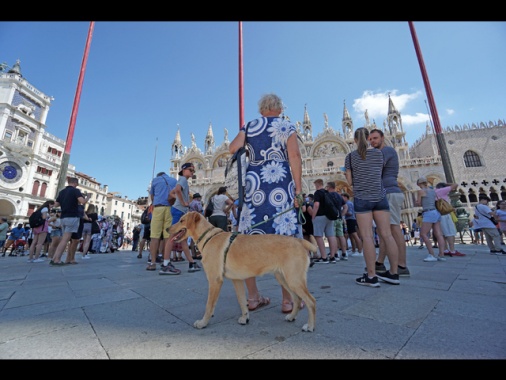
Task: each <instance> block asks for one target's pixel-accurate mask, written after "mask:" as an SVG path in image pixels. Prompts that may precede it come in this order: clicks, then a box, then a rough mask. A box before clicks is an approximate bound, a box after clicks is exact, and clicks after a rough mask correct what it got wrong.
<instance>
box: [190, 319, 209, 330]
mask: <svg viewBox="0 0 506 380" xmlns="http://www.w3.org/2000/svg"><path fill="white" fill-rule="evenodd" d="M206 326H207V323H206V322H204V320H203V319H199V320H198V321H195V323H194V324H193V327H195V328H197V329H203V328H204V327H206Z"/></svg>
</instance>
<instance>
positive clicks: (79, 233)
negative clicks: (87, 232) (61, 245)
mask: <svg viewBox="0 0 506 380" xmlns="http://www.w3.org/2000/svg"><path fill="white" fill-rule="evenodd" d="M83 228H84V222H83V219H81V220H80V222H79V229H78V230H77V232H72V236H71V239H75V240H78V239H81V238H82V237H83Z"/></svg>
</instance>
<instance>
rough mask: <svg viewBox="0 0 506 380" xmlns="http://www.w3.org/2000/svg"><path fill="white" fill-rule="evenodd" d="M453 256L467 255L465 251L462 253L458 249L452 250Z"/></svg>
mask: <svg viewBox="0 0 506 380" xmlns="http://www.w3.org/2000/svg"><path fill="white" fill-rule="evenodd" d="M450 253H451V254H452V255H453V256H459V257H460V256H465V255H466V254H465V253H462V252H459V251H457V250H455V252H450Z"/></svg>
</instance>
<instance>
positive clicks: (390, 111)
mask: <svg viewBox="0 0 506 380" xmlns="http://www.w3.org/2000/svg"><path fill="white" fill-rule="evenodd" d="M393 113H395V114H397V113H399V112H398V111H397V109H396V108H395V106H394V102H393V101H392V98H391V97H390V93H388V114H389V115H390V114H393Z"/></svg>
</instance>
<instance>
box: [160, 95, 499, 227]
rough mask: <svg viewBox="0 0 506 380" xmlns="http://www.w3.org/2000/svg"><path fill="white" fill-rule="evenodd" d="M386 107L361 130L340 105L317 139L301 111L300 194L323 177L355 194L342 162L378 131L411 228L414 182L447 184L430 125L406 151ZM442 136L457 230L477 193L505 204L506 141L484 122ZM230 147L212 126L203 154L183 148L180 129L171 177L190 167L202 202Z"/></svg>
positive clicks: (392, 111)
mask: <svg viewBox="0 0 506 380" xmlns="http://www.w3.org/2000/svg"><path fill="white" fill-rule="evenodd" d="M385 107H388V114H387V118H386V120H385V121H384V122H383V124H382V126H380V127H379V126H377V125H376V124H375V122H372V123H371V122H370V121H369V117H368V114H367V111H366V113H365V125H360V126H357V127H356V126H355V125H354V123H353V120H352V118H351V117H350V114H349V112H348V110H347V108H346V104H344V106H343V117H342V120H341V126H340V129H339V130H337V129H335V128H333V127H331V126H330V125H329V124H328V118H327V115H324V123H325V124H324V125H323V130H322V131H321V132H320V133H318V134H317V135H316V136H315V135H314V133H313V125H312V123H311V120H310V117H309V113H308V111H307V108H305V109H304V115H303V120H302V122H300V121H297V122H295V125H296V126H297V131H298V134H299V136H300V139H299V147H300V150H301V154H302V167H303V173H302V182H303V192H304V193H307V194H309V193H313V192H314V191H315V188H314V184H313V182H314V181H315V180H316V179H318V178H321V179H323V181H324V182H327V181H334V182H335V183H336V188H337V190H338V191H340V192H347V193H349V194H350V195H352V196H353V190H352V189H351V188H350V186H349V184H348V183H347V181H346V178H345V171H344V159H345V157H346V155H347V154H348V153H349V152H351V151H352V150H354V149H356V146H355V143H354V141H353V134H354V131H355V129H356V128H359V127H366V128H368V129H374V128H378V129H381V130H382V131H383V132H384V134H385V143H386V144H387V145H389V146H392V147H393V148H395V150H396V151H397V153H398V155H399V161H400V170H399V177H398V182H399V186H400V188H401V189H402V191H403V192H404V196H405V197H404V199H405V200H404V205H403V209H402V216H401V219H402V220H403V221H405V222H406V223H408V225H411V222H412V221H413V220H414V219H415V218H416V216H417V213H418V210H419V207H416V206H415V200H416V192H417V190H418V189H419V188H418V186H417V185H416V181H417V179H418V178H419V177H421V176H424V177H427V179H428V181H429V183H430V184H431V185H434V186H435V185H436V184H437V183H439V182H446V176H445V171H444V167H443V162H442V159H441V155H440V154H439V147H438V142H437V138H436V137H437V136H436V135H435V134H434V133H433V131H432V128H431V126H430V125H429V124H427V125H426V128H425V131H424V132H423V133H422V134H421V136H420V137H419V138H418V140H417V141H416V142H415V143H414V144H413V145H412V146H411V147H410V146H408V143H407V142H406V139H405V134H406V133H405V131H404V127H403V125H402V117H401V114H400V112H399V111H398V110H397V109H396V108H395V105H394V104H393V101H392V99H390V98H389V100H388V104H386V105H385ZM443 135H444V138H445V141H446V149H447V152H448V154H449V159H450V166H451V168H452V171H453V174H454V178H455V183H457V184H458V185H459V187H458V189H457V192H458V193H456V194H455V195H454V197H453V199H452V201H453V203H454V204H455V205H456V206H458V208H459V210H458V213H459V219H460V220H459V224H460V226H459V229H462V228H463V227H464V224H467V220H468V218H469V216H470V215H471V214H472V213H473V208H474V206H475V205H476V203H477V201H478V196H479V194H480V193H484V194H487V195H488V196H490V198H491V199H492V201H493V203H492V205H494V204H495V203H494V202H495V201H497V200H499V199H506V165H505V162H504V155H503V151H504V149H503V147H504V146H505V142H506V141H505V138H506V128H505V122H504V120H498V121H497V122H492V121H490V122H488V124H485V123H483V122H482V123H480V124H479V125H477V124H474V123H473V124H471V125H463V126H454V127H447V128H445V129H444V130H443ZM234 136H235V134H234ZM229 144H230V141H229V138H228V131H227V130H226V129H225V130H224V137H223V140H222V141H221V142H220V143H219V144H218V143H216V141H215V138H214V131H213V126H212V125H211V124H209V127H208V131H207V135H206V136H205V138H204V141H203V145H204V150H203V151H202V150H201V149H199V148H198V147H197V144H196V140H195V137H194V136H193V135H192V141H191V145H190V146H189V147H186V146H185V145H183V142H182V141H181V136H180V133H179V130H178V131H177V132H176V136H175V138H174V141H173V143H172V149H171V154H172V156H171V167H170V169H169V172H170V174H171V175H172V176H174V177H176V178H177V173H178V172H179V170H180V168H181V165H182V164H183V163H185V162H192V163H193V164H194V166H195V169H196V171H195V173H194V176H193V178H191V179H190V181H189V182H190V189H191V192H192V193H196V192H198V193H200V194H201V195H202V196H203V201H204V202H206V201H207V199H209V197H210V196H212V195H213V194H214V193H215V192H216V191H217V190H218V188H219V187H220V186H223V184H224V181H225V166H226V163H227V160H228V159H229V158H230V153H229V149H228V147H229Z"/></svg>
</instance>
